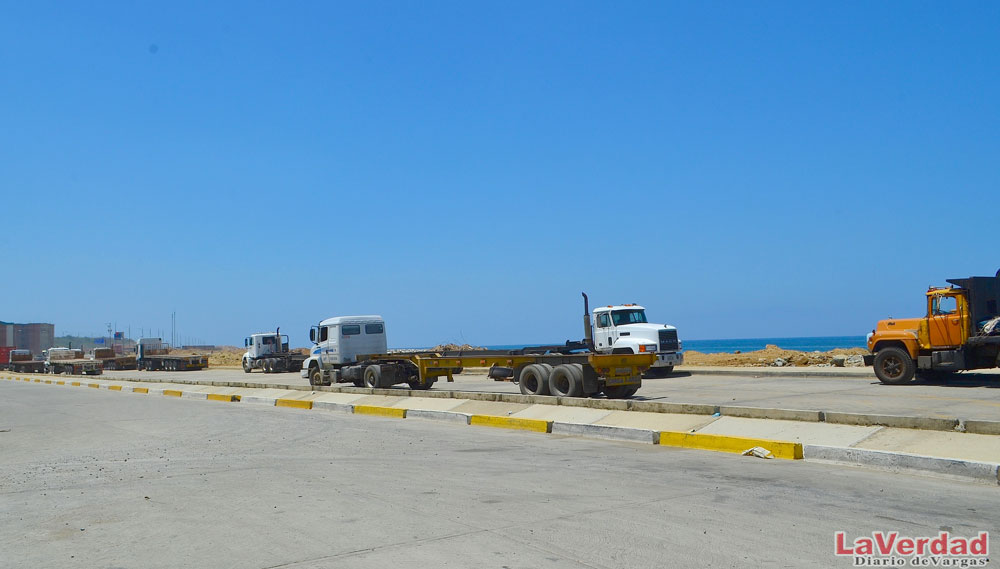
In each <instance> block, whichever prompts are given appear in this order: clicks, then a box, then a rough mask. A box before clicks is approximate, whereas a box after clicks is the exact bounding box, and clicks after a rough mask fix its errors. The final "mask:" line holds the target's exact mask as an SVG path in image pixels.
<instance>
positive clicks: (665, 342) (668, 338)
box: [660, 330, 677, 352]
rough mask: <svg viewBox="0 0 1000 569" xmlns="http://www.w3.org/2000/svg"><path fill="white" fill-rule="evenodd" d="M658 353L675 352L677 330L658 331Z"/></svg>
mask: <svg viewBox="0 0 1000 569" xmlns="http://www.w3.org/2000/svg"><path fill="white" fill-rule="evenodd" d="M660 351H661V352H676V351H677V330H660Z"/></svg>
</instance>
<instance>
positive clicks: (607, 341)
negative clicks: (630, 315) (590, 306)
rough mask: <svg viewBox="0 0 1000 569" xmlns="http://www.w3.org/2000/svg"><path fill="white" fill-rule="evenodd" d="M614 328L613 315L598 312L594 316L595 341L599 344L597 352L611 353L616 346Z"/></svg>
mask: <svg viewBox="0 0 1000 569" xmlns="http://www.w3.org/2000/svg"><path fill="white" fill-rule="evenodd" d="M613 333H614V327H612V326H611V313H610V312H598V313H595V314H594V341H595V342H596V343H597V350H598V351H601V352H610V351H611V346H612V345H614V343H615V339H614V336H613Z"/></svg>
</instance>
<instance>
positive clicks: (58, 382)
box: [56, 381, 66, 385]
mask: <svg viewBox="0 0 1000 569" xmlns="http://www.w3.org/2000/svg"><path fill="white" fill-rule="evenodd" d="M56 385H66V382H65V381H57V382H56Z"/></svg>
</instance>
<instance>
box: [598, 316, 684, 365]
mask: <svg viewBox="0 0 1000 569" xmlns="http://www.w3.org/2000/svg"><path fill="white" fill-rule="evenodd" d="M591 324H592V326H593V335H594V337H593V342H594V351H596V352H598V353H602V354H612V353H618V354H622V353H625V354H645V353H655V354H656V363H654V364H653V367H652V368H651V369H650V370H649V371H650V372H651V375H664V374H667V373H670V372H671V371H673V369H674V366H676V365H681V364H683V363H684V354H683V353H681V348H682V347H683V346H682V344H681V342H680V340H678V339H677V328H675V327H673V326H670V325H668V324H650V323H649V322H648V321H647V320H646V309H645V308H643V307H642V306H639V305H638V304H619V305H608V306H601V307H596V308H594V314H593V321H592V322H591Z"/></svg>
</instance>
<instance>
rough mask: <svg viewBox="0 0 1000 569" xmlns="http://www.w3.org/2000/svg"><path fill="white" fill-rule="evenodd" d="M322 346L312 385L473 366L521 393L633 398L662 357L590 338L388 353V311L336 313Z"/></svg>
mask: <svg viewBox="0 0 1000 569" xmlns="http://www.w3.org/2000/svg"><path fill="white" fill-rule="evenodd" d="M309 339H310V340H312V341H313V343H314V346H313V349H312V351H311V353H310V356H309V358H308V359H306V361H305V362H304V363H303V365H302V377H304V378H307V379H308V380H309V383H310V384H311V385H330V384H331V383H353V384H354V385H355V386H358V387H370V388H384V387H391V386H393V385H396V384H400V383H405V384H407V385H408V386H409V387H410V389H415V390H416V389H421V390H422V389H430V387H431V386H432V385H433V384H434V383H435V382H436V381H437V380H438V378H441V377H446V378H447V379H448V381H452V380H453V375H454V374H457V373H461V371H462V369H463V368H465V367H470V366H475V367H489V368H490V371H489V373H488V376H489V377H490V378H491V379H495V380H497V381H514V382H515V383H517V384H518V385H519V386H520V389H521V393H524V394H529V395H550V394H551V395H556V396H563V397H589V396H595V395H598V394H600V393H604V394H605V396H607V397H609V398H625V397H631V396H632V395H633V394H635V392H636V391H637V390H638V389H639V387H640V386H641V385H642V373H643V372H645V371H646V370H648V369H649V367H650V366H651V365H653V363H654V362H655V361H656V355H655V354H654V353H653V352H649V353H645V352H643V353H615V354H612V353H598V352H596V351H594V350H590V349H589V348H588V347H587V345H586V343H585V342H566V344H565V345H556V346H533V347H525V348H521V349H517V350H464V351H463V350H458V351H444V352H399V353H392V354H390V353H388V349H387V342H386V335H385V321H384V320H383V319H382V317H380V316H340V317H335V318H328V319H326V320H323V321H322V322H320V323H319V325H318V326H314V327H313V328H312V329H311V330H310V331H309Z"/></svg>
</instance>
